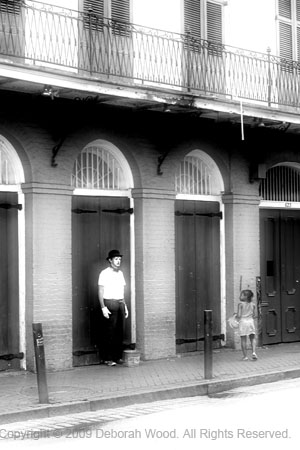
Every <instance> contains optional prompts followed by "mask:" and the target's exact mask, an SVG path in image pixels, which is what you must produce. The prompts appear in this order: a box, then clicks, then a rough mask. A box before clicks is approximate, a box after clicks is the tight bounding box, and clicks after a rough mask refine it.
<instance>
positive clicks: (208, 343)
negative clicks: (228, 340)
mask: <svg viewBox="0 0 300 450" xmlns="http://www.w3.org/2000/svg"><path fill="white" fill-rule="evenodd" d="M212 342H213V334H212V311H211V310H210V309H209V310H205V311H204V378H205V379H206V380H210V379H211V378H212V359H213V358H212V356H213V352H212Z"/></svg>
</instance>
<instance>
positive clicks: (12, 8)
mask: <svg viewBox="0 0 300 450" xmlns="http://www.w3.org/2000/svg"><path fill="white" fill-rule="evenodd" d="M20 8H21V5H20V0H0V12H4V13H9V14H20Z"/></svg>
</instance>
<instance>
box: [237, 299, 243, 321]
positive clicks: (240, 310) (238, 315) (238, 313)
mask: <svg viewBox="0 0 300 450" xmlns="http://www.w3.org/2000/svg"><path fill="white" fill-rule="evenodd" d="M241 315H242V304H241V303H239V304H238V309H237V314H236V318H237V319H238V320H239V319H240V318H241Z"/></svg>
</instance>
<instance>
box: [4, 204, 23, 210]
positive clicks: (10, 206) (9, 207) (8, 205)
mask: <svg viewBox="0 0 300 450" xmlns="http://www.w3.org/2000/svg"><path fill="white" fill-rule="evenodd" d="M0 208H2V209H18V210H19V211H21V210H22V209H23V206H22V205H20V204H19V203H18V204H16V203H15V204H12V203H0Z"/></svg>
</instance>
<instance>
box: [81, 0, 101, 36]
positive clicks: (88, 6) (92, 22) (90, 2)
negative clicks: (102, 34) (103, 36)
mask: <svg viewBox="0 0 300 450" xmlns="http://www.w3.org/2000/svg"><path fill="white" fill-rule="evenodd" d="M103 17H104V0H83V20H84V26H85V28H91V29H92V30H98V31H101V30H102V26H103Z"/></svg>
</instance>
